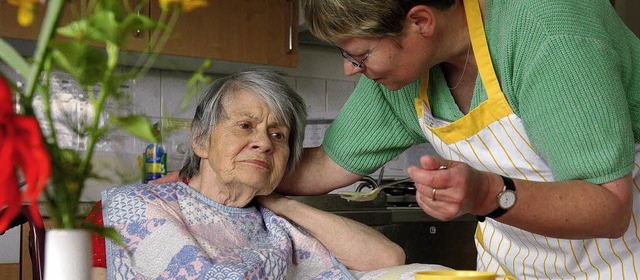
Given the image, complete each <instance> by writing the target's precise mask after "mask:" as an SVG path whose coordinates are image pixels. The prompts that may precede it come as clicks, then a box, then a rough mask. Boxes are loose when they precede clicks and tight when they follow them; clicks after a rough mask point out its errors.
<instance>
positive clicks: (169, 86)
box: [83, 46, 359, 201]
mask: <svg viewBox="0 0 640 280" xmlns="http://www.w3.org/2000/svg"><path fill="white" fill-rule="evenodd" d="M173 59H174V58H173ZM187 64H188V63H187ZM299 65H300V66H299V67H297V68H295V69H291V68H283V67H267V68H271V69H273V70H275V71H278V72H279V73H281V74H282V75H284V76H285V80H286V81H287V82H288V83H289V84H290V85H291V86H292V87H293V88H294V89H296V91H297V92H298V93H299V94H300V95H301V96H302V97H303V98H304V99H305V101H306V103H307V106H308V111H309V116H310V119H312V120H317V121H315V122H313V121H312V122H311V124H310V128H309V129H308V131H310V130H314V131H315V135H312V134H311V133H308V134H309V137H315V138H316V139H314V141H306V142H305V143H307V146H311V145H318V144H319V143H320V141H321V138H322V133H323V132H324V130H326V128H327V127H328V124H329V123H330V120H331V119H333V118H335V116H336V115H337V113H338V111H339V109H340V108H341V107H342V105H343V104H344V102H346V100H347V98H348V97H349V95H350V94H351V92H352V91H353V89H354V87H355V85H356V82H357V80H358V78H359V77H346V76H344V74H343V70H342V59H341V57H340V55H339V54H338V52H337V51H336V50H334V49H333V48H323V47H308V48H305V47H304V46H303V47H301V50H300V63H299ZM253 67H266V66H260V65H250V64H241V63H229V62H214V64H213V67H212V71H211V73H209V75H210V76H212V78H216V77H219V76H220V75H224V74H227V73H231V72H234V71H237V70H241V69H245V68H253ZM191 73H192V72H190V71H176V70H166V69H163V70H160V69H154V70H151V71H149V72H148V73H147V74H146V75H145V76H144V77H143V78H141V79H138V80H135V81H130V82H129V83H128V84H127V85H128V87H127V88H126V90H125V91H127V92H128V93H129V94H130V96H131V102H132V104H131V106H130V111H131V112H134V113H139V114H144V115H146V116H147V117H149V118H150V119H151V120H152V121H153V122H156V121H160V118H161V116H171V117H172V118H176V119H177V120H179V121H182V122H184V123H188V121H189V120H190V119H191V117H192V116H193V114H194V112H195V106H196V101H197V100H198V98H197V97H195V98H193V99H191V102H190V103H189V106H187V107H186V108H185V110H179V107H180V106H179V105H180V103H181V102H182V97H183V96H184V92H185V89H186V83H187V80H188V79H189V77H190V76H191ZM184 128H185V129H182V130H176V131H173V132H171V133H169V134H168V135H165V137H164V138H163V146H164V147H165V150H166V152H167V154H168V160H167V165H168V169H169V170H177V169H179V168H180V167H181V161H182V157H183V156H184V151H185V148H188V147H189V146H190V145H189V142H188V133H189V132H188V127H186V126H185V127H184ZM146 145H147V143H145V142H143V141H141V140H139V139H134V138H132V137H131V136H128V135H127V134H126V133H123V132H114V133H112V134H111V135H110V137H109V138H108V139H107V140H106V141H104V142H103V143H102V144H101V146H100V147H101V148H100V149H99V150H98V151H97V152H96V157H95V163H94V166H96V168H95V169H96V170H100V172H101V174H102V175H104V176H105V177H108V178H112V180H111V181H97V180H93V181H90V182H88V184H87V187H86V191H85V193H84V195H83V200H86V201H95V200H98V199H100V191H101V190H102V189H104V188H106V187H109V186H114V185H121V184H125V183H128V182H139V181H140V174H139V169H138V166H137V161H136V156H138V155H139V154H141V153H142V152H143V151H144V148H145V147H146Z"/></svg>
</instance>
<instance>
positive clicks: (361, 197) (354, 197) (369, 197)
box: [338, 165, 447, 201]
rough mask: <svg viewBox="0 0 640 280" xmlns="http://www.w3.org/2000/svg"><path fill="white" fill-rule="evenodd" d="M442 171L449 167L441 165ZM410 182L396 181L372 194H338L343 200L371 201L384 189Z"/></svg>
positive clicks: (378, 188) (381, 186)
mask: <svg viewBox="0 0 640 280" xmlns="http://www.w3.org/2000/svg"><path fill="white" fill-rule="evenodd" d="M442 169H447V166H446V165H441V166H440V167H438V170H442ZM408 181H411V178H410V177H407V178H404V179H402V180H398V181H394V182H391V183H388V184H384V185H380V186H378V187H377V188H375V189H374V190H372V191H370V192H366V193H363V192H351V191H341V192H338V195H340V197H341V198H343V199H346V200H347V201H371V200H374V199H376V197H378V193H380V191H382V189H384V188H387V187H391V186H393V185H397V184H400V183H404V182H408Z"/></svg>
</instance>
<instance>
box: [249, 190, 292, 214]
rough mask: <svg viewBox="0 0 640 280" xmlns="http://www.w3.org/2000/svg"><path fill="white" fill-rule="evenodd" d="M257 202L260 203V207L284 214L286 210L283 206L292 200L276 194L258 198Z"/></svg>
mask: <svg viewBox="0 0 640 280" xmlns="http://www.w3.org/2000/svg"><path fill="white" fill-rule="evenodd" d="M256 200H257V201H258V203H260V205H262V206H263V207H266V208H269V210H271V211H273V212H274V213H276V214H282V213H283V209H284V208H283V206H284V205H283V204H284V203H286V202H288V201H291V199H290V198H288V197H286V196H284V195H281V194H278V193H275V192H274V193H271V194H269V195H261V196H256Z"/></svg>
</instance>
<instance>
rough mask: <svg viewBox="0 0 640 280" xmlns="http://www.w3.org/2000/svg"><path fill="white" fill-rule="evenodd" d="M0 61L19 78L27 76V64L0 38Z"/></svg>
mask: <svg viewBox="0 0 640 280" xmlns="http://www.w3.org/2000/svg"><path fill="white" fill-rule="evenodd" d="M0 61H4V62H5V63H7V65H9V67H11V68H12V69H13V70H15V71H16V72H18V74H20V76H22V77H28V76H29V64H28V63H27V61H26V60H25V59H24V58H22V56H21V55H20V54H19V53H18V52H17V51H16V50H15V49H14V48H13V47H11V45H9V44H8V43H7V42H6V41H5V40H3V39H2V38H0ZM7 76H8V75H7Z"/></svg>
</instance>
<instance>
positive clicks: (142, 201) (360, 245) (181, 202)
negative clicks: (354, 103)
mask: <svg viewBox="0 0 640 280" xmlns="http://www.w3.org/2000/svg"><path fill="white" fill-rule="evenodd" d="M305 120H306V109H305V105H304V102H303V100H302V98H301V97H300V96H299V95H297V94H296V93H295V92H294V91H293V90H292V89H291V88H289V87H288V86H287V84H286V83H285V82H284V81H283V80H282V79H281V78H280V77H279V76H278V75H277V74H274V73H272V72H268V71H263V70H260V71H257V70H254V71H246V72H240V73H236V74H232V75H229V76H227V77H225V78H222V79H219V80H218V81H216V82H215V83H214V84H212V85H211V86H210V87H209V89H208V90H207V92H206V94H205V96H204V97H203V99H202V101H201V102H200V104H199V106H198V108H197V109H196V113H195V117H194V119H193V123H192V125H191V141H192V153H191V155H190V156H189V157H188V158H187V159H186V160H185V164H184V167H183V168H182V170H181V172H180V175H181V177H182V178H183V179H188V184H185V183H183V182H177V183H169V184H161V185H129V186H124V187H116V188H111V189H108V190H105V191H104V192H103V194H102V201H103V215H104V224H105V225H107V226H112V227H114V228H115V229H116V230H117V231H118V233H119V234H120V235H121V236H122V237H123V240H124V241H125V243H126V249H125V248H122V247H120V246H118V245H116V244H114V243H111V242H110V241H108V242H107V246H106V247H107V249H106V250H107V252H106V259H107V278H109V279H133V278H135V279H147V278H153V279H158V278H161V279H167V278H178V277H180V278H183V279H192V278H194V279H195V278H198V279H213V278H215V279H354V276H353V274H352V272H354V271H370V270H375V269H380V268H384V267H389V266H396V265H401V264H403V263H404V252H403V251H402V249H401V248H400V247H399V246H398V245H397V244H395V243H393V242H391V241H390V240H388V239H387V238H385V237H384V236H383V235H382V234H380V233H378V232H377V231H375V230H374V229H372V228H370V227H367V226H365V225H363V224H360V223H357V222H355V221H352V220H348V219H345V218H342V217H339V216H336V215H333V214H331V213H328V212H324V211H320V210H318V209H315V208H312V207H309V206H307V205H305V204H302V203H300V202H297V201H295V200H291V199H288V198H286V197H283V196H278V195H275V194H272V192H273V190H274V189H275V188H276V186H278V184H279V183H280V180H281V179H282V177H283V176H284V175H285V173H287V172H290V171H291V170H293V169H294V167H295V165H296V162H297V161H298V159H299V157H300V155H301V152H302V141H303V138H304V125H305ZM256 200H258V201H259V202H260V204H258V203H256ZM265 207H268V208H265Z"/></svg>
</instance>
